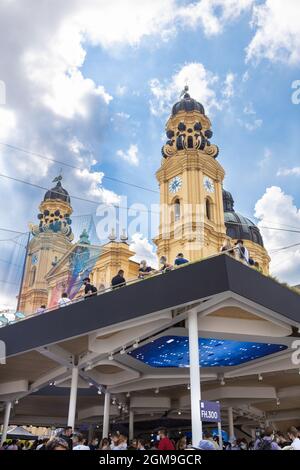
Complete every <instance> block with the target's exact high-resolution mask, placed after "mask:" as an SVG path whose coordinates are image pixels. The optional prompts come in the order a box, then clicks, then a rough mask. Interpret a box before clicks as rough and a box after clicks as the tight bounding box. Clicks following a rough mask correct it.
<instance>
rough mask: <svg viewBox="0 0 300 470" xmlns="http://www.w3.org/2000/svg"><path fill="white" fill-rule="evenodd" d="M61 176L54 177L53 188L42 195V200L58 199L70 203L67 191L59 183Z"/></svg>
mask: <svg viewBox="0 0 300 470" xmlns="http://www.w3.org/2000/svg"><path fill="white" fill-rule="evenodd" d="M61 180H62V177H61V176H58V177H56V178H54V180H53V182H54V183H55V182H56V186H54V188H52V189H49V191H47V192H46V194H45V196H44V201H48V200H49V199H53V200H55V199H59V200H61V201H63V202H67V203H68V204H70V203H71V200H70V196H69V193H68V191H67V190H66V189H64V188H63V187H62V184H61Z"/></svg>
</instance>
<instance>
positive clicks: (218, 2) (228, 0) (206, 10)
mask: <svg viewBox="0 0 300 470" xmlns="http://www.w3.org/2000/svg"><path fill="white" fill-rule="evenodd" d="M253 2H254V0H200V1H198V2H194V3H191V4H189V5H186V6H184V7H182V8H180V9H179V12H178V16H179V17H180V18H181V20H183V21H185V23H186V24H188V25H189V26H192V27H198V26H199V24H201V26H202V28H203V30H204V33H205V34H206V35H207V36H213V35H217V34H220V33H222V31H223V29H224V27H225V26H226V25H228V24H229V23H231V22H232V21H235V20H236V19H237V18H238V17H239V16H240V15H241V14H242V13H243V12H245V11H247V10H248V9H249V8H250V7H251V6H252V5H253Z"/></svg>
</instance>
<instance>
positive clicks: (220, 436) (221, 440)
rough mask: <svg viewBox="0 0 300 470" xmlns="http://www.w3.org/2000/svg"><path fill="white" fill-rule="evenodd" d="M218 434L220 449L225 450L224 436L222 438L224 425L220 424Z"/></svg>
mask: <svg viewBox="0 0 300 470" xmlns="http://www.w3.org/2000/svg"><path fill="white" fill-rule="evenodd" d="M218 434H219V449H220V450H223V436H222V423H221V421H219V422H218Z"/></svg>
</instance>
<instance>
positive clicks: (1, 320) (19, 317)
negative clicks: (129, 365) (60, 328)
mask: <svg viewBox="0 0 300 470" xmlns="http://www.w3.org/2000/svg"><path fill="white" fill-rule="evenodd" d="M233 250H238V248H237V247H232V248H230V249H228V250H225V251H222V252H219V253H215V254H213V255H210V256H207V257H205V258H201V259H200V260H197V261H189V262H188V263H185V264H182V265H180V266H174V267H173V268H172V269H170V270H168V271H159V270H154V271H153V273H151V274H148V275H146V276H145V277H144V278H140V277H137V278H134V279H130V280H128V281H126V284H124V285H120V286H115V287H108V288H106V289H103V290H99V291H98V292H97V293H96V294H91V295H90V297H94V296H95V295H96V296H99V295H105V294H106V293H108V292H112V291H115V290H118V289H126V287H128V286H130V285H132V284H136V283H138V282H145V281H146V280H147V279H150V278H153V277H154V276H161V275H165V274H166V272H172V271H174V270H177V269H184V268H185V267H187V266H190V265H191V264H195V263H201V262H202V261H205V260H208V259H211V258H215V257H217V256H223V255H229V256H231V257H234V258H235V259H237V260H239V258H238V257H235V256H233V255H232V252H233ZM240 261H241V262H243V261H242V260H240ZM244 264H245V263H244ZM248 266H249V267H250V268H251V266H250V265H248ZM88 297H89V296H85V295H83V296H81V297H77V298H75V299H73V300H71V301H70V302H68V303H66V304H65V305H64V306H58V305H55V306H54V307H50V308H46V309H45V310H44V311H43V312H39V313H30V314H24V313H22V312H15V319H14V320H12V321H9V320H8V319H7V318H6V317H4V315H3V316H2V317H0V328H3V327H5V326H8V325H12V324H14V323H17V322H20V321H25V320H28V319H29V318H32V317H36V316H37V315H39V316H40V315H44V314H45V313H48V312H51V311H53V310H58V309H64V308H66V307H69V306H71V305H74V304H77V303H78V302H82V301H87V300H88Z"/></svg>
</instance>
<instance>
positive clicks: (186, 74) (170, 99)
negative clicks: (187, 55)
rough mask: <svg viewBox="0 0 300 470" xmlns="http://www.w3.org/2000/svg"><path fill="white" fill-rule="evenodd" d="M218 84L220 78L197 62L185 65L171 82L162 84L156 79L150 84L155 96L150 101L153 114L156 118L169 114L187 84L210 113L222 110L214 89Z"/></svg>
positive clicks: (193, 94)
mask: <svg viewBox="0 0 300 470" xmlns="http://www.w3.org/2000/svg"><path fill="white" fill-rule="evenodd" d="M217 82H218V76H217V75H215V74H213V73H212V72H210V71H209V70H206V69H205V67H204V65H203V64H201V63H197V62H192V63H190V64H186V65H184V66H183V67H182V68H181V69H180V70H179V72H177V73H176V74H174V75H173V76H172V77H171V79H170V80H165V81H164V82H160V81H159V80H158V79H157V78H154V79H152V80H151V81H150V83H149V85H150V91H151V93H152V96H153V97H152V98H151V100H150V109H151V112H152V114H154V115H156V116H159V115H163V114H166V113H169V111H170V108H171V106H172V105H173V104H174V102H175V101H178V100H179V95H180V93H181V91H182V90H183V88H184V86H185V85H186V84H188V86H189V93H190V95H191V96H192V97H193V98H195V99H196V100H198V101H200V102H201V103H202V104H203V105H204V107H205V110H206V111H207V112H208V113H209V112H210V111H211V110H212V109H221V103H220V102H219V101H218V100H217V96H216V92H215V90H214V89H213V86H214V85H216V84H217Z"/></svg>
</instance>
